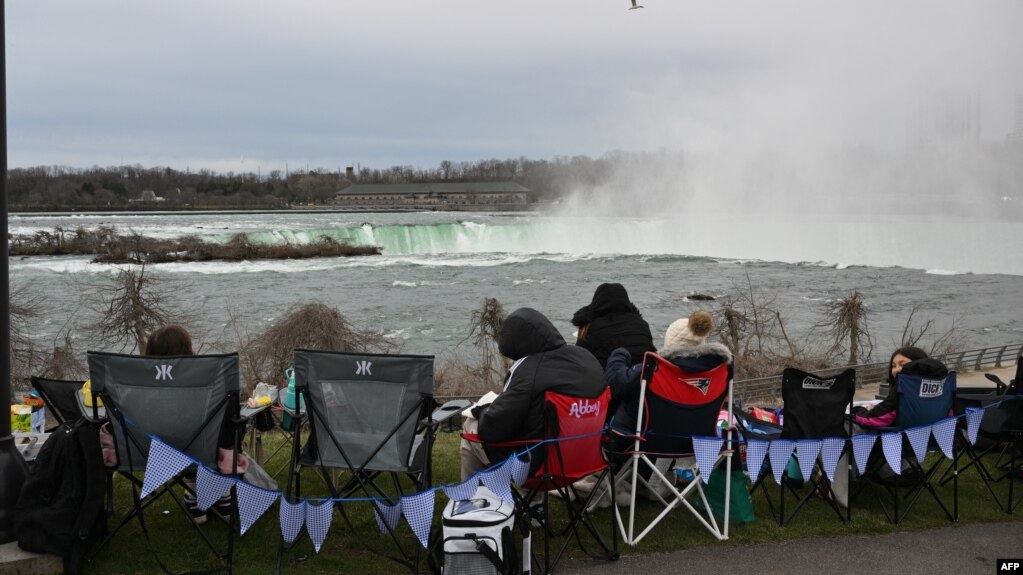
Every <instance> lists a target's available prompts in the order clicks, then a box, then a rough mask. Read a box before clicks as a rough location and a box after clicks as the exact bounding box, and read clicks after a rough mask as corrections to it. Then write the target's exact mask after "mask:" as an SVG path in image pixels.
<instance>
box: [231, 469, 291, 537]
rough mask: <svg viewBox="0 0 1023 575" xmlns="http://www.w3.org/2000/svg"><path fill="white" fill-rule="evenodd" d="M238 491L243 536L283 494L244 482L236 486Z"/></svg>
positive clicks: (239, 518) (239, 516)
mask: <svg viewBox="0 0 1023 575" xmlns="http://www.w3.org/2000/svg"><path fill="white" fill-rule="evenodd" d="M236 489H237V490H238V520H239V522H240V526H241V534H242V535H245V532H246V531H248V530H249V527H252V524H253V523H255V522H256V520H258V519H259V518H260V517H262V516H263V514H264V513H266V510H267V509H270V506H271V505H273V504H274V501H277V498H278V497H280V495H281V493H280V492H279V491H270V490H268V489H262V488H260V487H256V486H255V485H249V484H248V483H245V482H244V481H239V482H238V483H237V484H236Z"/></svg>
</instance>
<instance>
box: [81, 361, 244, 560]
mask: <svg viewBox="0 0 1023 575" xmlns="http://www.w3.org/2000/svg"><path fill="white" fill-rule="evenodd" d="M88 361H89V372H90V377H91V379H92V394H93V402H92V403H93V407H92V411H93V413H92V419H93V420H99V419H100V415H99V408H98V405H99V402H98V401H97V400H98V399H102V401H103V405H104V407H105V408H106V409H105V411H106V415H107V417H108V418H109V419H110V420H111V423H112V428H113V436H114V440H115V444H116V448H117V455H118V466H117V468H116V470H115V471H114V472H112V473H110V474H109V475H108V477H109V478H110V480H111V481H112V478H113V475H114V473H117V474H119V475H121V476H122V477H125V478H126V479H128V481H129V482H130V484H131V488H132V506H131V509H129V510H127V512H126V513H125V515H124V517H123V518H122V519H121V521H120V522H119V523H118V524H117V525H116V526H115V527H114V528H113V529H112V530H110V532H109V533H108V534H107V536H106V537H105V538H104V539H103V540H102V541H101V542H100V543H99V545H98V546H97V548H96V551H95V552H94V554H93V556H95V554H97V553H99V551H101V550H102V549H103V548H104V547H105V546H106V545H107V544H109V543H110V541H111V540H113V538H114V537H115V536H116V535H117V533H118V532H119V531H120V530H121V529H122V528H124V527H125V526H127V525H128V523H130V522H131V521H132V520H137V521H138V523H139V527H140V528H141V530H142V533H143V535H144V537H145V539H146V545H147V547H148V548H149V550H150V553H151V554H152V556H153V558H154V559H155V560H156V562H157V564H158V565H159V567H160V569H161V571H163V572H164V573H171V571H170V569H168V567H167V566H166V564H165V563H164V561H163V560H162V559H161V558H160V556H159V555H158V554H157V552H156V550H155V549H154V548H153V545H152V544H151V543H150V535H149V530H148V527H147V525H146V520H145V510H146V509H147V508H148V507H149V506H150V505H152V504H153V503H155V502H156V501H158V500H159V498H160V497H162V496H164V495H167V496H169V497H170V498H171V499H172V500H173V501H174V502H175V504H176V505H177V506H178V507H179V508H180V510H181V512H182V514H183V515H184V516H185V517H186V518H187V519H188V521H189V523H190V524H191V525H192V527H194V528H195V530H196V532H197V533H198V535H199V537H200V538H201V539H202V541H203V543H204V544H205V545H206V547H207V548H208V549H209V550H210V552H211V553H212V554H213V555H214V556H215V557H216V558H217V560H218V561H219V563H220V564H219V565H218V566H216V567H213V568H210V569H207V570H204V571H202V572H204V573H209V572H218V571H226V572H227V573H231V572H232V571H233V567H234V543H235V533H236V532H237V531H238V502H237V495H236V493H235V490H234V489H232V490H231V508H230V516H229V517H228V518H226V519H225V518H223V517H221V516H220V515H219V514H218V513H214V512H212V510H211V513H210V514H212V515H213V516H214V517H215V518H217V519H219V520H221V521H222V522H223V523H226V524H227V528H228V534H227V542H226V545H225V546H224V547H226V548H223V547H221V546H218V545H217V544H216V543H215V542H214V541H213V540H212V539H211V538H210V536H209V534H208V533H207V532H206V527H205V526H202V525H199V524H198V523H196V521H195V519H194V518H193V517H192V516H191V514H190V513H189V511H188V507H187V506H186V504H185V501H184V499H183V498H182V496H181V495H180V494H178V493H177V492H176V491H175V489H174V487H175V486H179V487H181V488H183V489H184V490H185V491H187V492H188V493H190V494H191V495H192V496H196V495H197V494H196V492H195V489H194V488H193V487H191V486H189V485H188V484H187V482H186V481H185V475H186V474H188V471H187V470H186V471H185V472H182V473H179V474H178V475H177V476H176V477H174V478H172V479H170V480H169V481H167V482H166V483H165V484H163V485H162V486H160V487H159V488H157V489H156V490H154V491H153V492H152V493H150V494H148V495H147V496H146V497H144V498H143V497H141V488H142V485H143V480H142V479H141V478H140V477H139V476H138V475H137V474H138V473H140V472H144V471H145V467H146V464H147V458H148V452H149V435H150V430H152V425H150V421H149V418H147V417H145V414H146V411H145V408H144V407H143V406H138V405H132V406H131V407H128V405H127V404H128V403H130V402H125V403H124V404H123V405H122V402H121V399H122V398H123V396H125V395H129V394H132V393H134V392H136V391H138V392H139V393H148V394H150V395H148V398H147V401H149V402H150V405H149V406H148V407H150V408H151V407H152V405H151V402H152V401H153V400H152V397H153V395H154V394H155V395H161V394H164V393H163V392H166V394H167V395H170V396H173V395H174V394H175V393H176V392H178V391H179V390H182V389H198V390H203V389H206V390H208V391H207V392H206V394H205V397H206V398H207V401H208V402H210V403H207V409H206V412H205V414H203V415H202V417H201V422H200V423H199V425H198V428H197V429H196V430H195V431H191V430H185V431H181V430H175V432H173V433H171V434H170V435H177V436H178V437H179V438H180V440H177V441H176V440H174V439H172V438H170V437H167V436H166V435H163V434H161V433H160V432H159V431H160V430H157V431H156V432H154V433H153V435H154V436H156V437H159V438H160V439H161V441H164V442H165V443H167V444H168V445H170V446H172V447H174V448H176V449H178V450H180V451H182V452H184V453H186V454H187V455H188V456H189V457H192V458H194V459H197V460H199V461H200V462H201V463H202V464H203V465H204V466H206V467H209V468H211V469H213V470H217V469H218V466H217V455H218V449H219V445H218V443H219V441H218V440H217V439H214V440H213V441H212V442H211V441H210V438H211V437H213V438H219V435H220V429H221V426H222V425H223V422H224V421H225V420H226V421H230V422H232V427H233V428H234V436H233V439H232V441H233V446H234V447H233V453H234V457H233V460H232V471H234V470H237V468H238V454H239V453H240V452H241V442H242V431H241V427H240V425H239V424H240V423H241V422H242V420H241V419H240V417H239V401H238V397H239V373H238V354H237V353H231V354H220V355H192V356H168V357H147V356H132V355H124V354H115V353H105V352H93V351H90V352H88ZM112 362H117V363H122V362H123V363H128V364H129V365H130V364H139V365H145V366H146V368H145V370H144V371H145V372H146V373H147V374H152V373H153V371H152V370H150V367H152V366H155V365H160V366H164V367H165V370H164V371H163V374H164V377H162V378H161V375H160V373H161V370H160V369H159V368H158V369H157V370H156V376H155V379H156V380H161V379H162V381H159V385H155V384H154V383H152V382H149V381H148V380H143V379H136V378H135V377H137V376H138V374H133V376H134V377H133V378H132V380H131V381H122V380H120V378H121V377H124V376H127V374H126V373H122V372H121V370H120V369H118V368H114V367H111V365H110V363H112ZM189 363H193V364H199V363H206V364H208V365H209V366H212V368H213V369H214V373H215V375H214V376H213V377H212V378H211V379H205V378H203V379H202V380H201V381H197V380H195V379H193V378H194V377H195V375H193V374H188V373H186V375H185V376H184V377H183V378H182V377H181V372H182V371H186V372H187V371H188V369H187V368H188V364H189ZM168 365H169V366H171V368H170V369H167V368H166V366H168ZM183 365H184V366H185V367H182V366H183ZM127 371H131V370H130V369H129V370H127ZM169 374H173V376H170V375H169ZM175 376H176V377H177V379H174V377H175ZM147 379H153V378H147ZM196 383H198V385H194V384H196ZM218 387H219V388H222V390H223V395H222V396H219V397H213V395H212V393H213V391H214V390H216V389H217V388H218ZM131 388H136V389H134V390H131V391H128V390H130V389H131ZM193 397H194V396H193ZM211 404H212V405H211ZM126 410H127V411H128V412H130V413H126ZM136 410H138V415H142V417H138V416H135V417H133V416H132V415H134V414H135V413H136ZM178 413H180V411H179V412H178ZM176 421H180V418H178V419H177V420H176ZM161 427H167V426H166V425H161ZM108 493H112V486H111V487H108ZM109 508H112V505H108V509H109Z"/></svg>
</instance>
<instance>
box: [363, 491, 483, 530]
mask: <svg viewBox="0 0 1023 575" xmlns="http://www.w3.org/2000/svg"><path fill="white" fill-rule="evenodd" d="M466 499H468V497H467V498H466ZM369 504H370V505H372V506H373V517H375V518H376V520H377V527H379V528H380V533H382V534H384V535H387V534H388V533H393V532H394V530H395V529H397V528H398V519H400V518H401V500H400V499H399V500H398V502H397V503H395V504H394V505H388V504H387V502H386V501H379V500H375V501H370V502H369Z"/></svg>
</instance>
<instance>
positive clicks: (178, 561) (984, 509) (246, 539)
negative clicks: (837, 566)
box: [88, 433, 1023, 574]
mask: <svg viewBox="0 0 1023 575" xmlns="http://www.w3.org/2000/svg"><path fill="white" fill-rule="evenodd" d="M282 441H284V439H283V435H282V434H280V433H273V434H269V435H267V436H266V439H265V440H264V443H265V444H266V447H267V453H268V454H269V453H272V452H273V451H274V447H275V446H276V445H279V444H280V443H281V442H282ZM287 456H288V454H287V453H286V450H281V451H279V452H278V453H277V455H275V456H274V458H273V459H271V460H270V461H268V462H267V464H266V468H267V470H268V471H269V472H271V473H274V472H276V471H278V470H282V469H283V468H284V467H285V465H286V462H287ZM434 465H435V468H434V484H435V485H439V484H442V483H455V482H457V481H458V480H459V479H460V478H459V459H458V435H457V434H455V433H441V434H440V435H439V436H438V440H437V443H436V445H435V447H434ZM285 475H286V473H285V472H283V471H282V472H281V473H280V474H279V475H278V480H279V481H281V482H282V486H281V488H282V489H283V481H284V479H285ZM768 485H769V488H773V490H775V491H776V490H777V486H776V485H775V484H774V481H773V480H769V481H768ZM999 487H1000V488H1002V489H1003V491H1004V486H999ZM1017 488H1020V486H1017ZM959 490H960V493H959V516H960V518H959V523H960V524H969V523H982V522H996V521H1017V522H1018V521H1020V520H1021V519H1023V512H1020V511H1017V513H1016V514H1014V515H1007V514H1005V513H1003V512H1001V511H999V509H998V508H997V506H996V505H995V503H994V501H993V500H992V499H991V496H990V494H989V493H988V492H987V490H986V488H985V487H984V485H983V483H982V482H981V481H980V479H979V477H978V476H977V474H976V472H975V471H973V470H969V471H967V472H965V473H964V474H963V475H961V476H960V481H959ZM302 494H303V496H305V497H325V496H327V490H326V487H325V485H324V483H323V481H322V479H321V478H320V477H319V476H318V475H316V474H315V473H314V470H308V469H307V470H306V471H305V472H304V473H303V476H302ZM1003 497H1004V494H1003ZM130 498H131V490H130V488H129V486H128V482H127V481H126V480H124V479H123V478H120V479H118V480H117V481H116V482H115V509H116V510H118V511H123V510H125V509H126V508H127V507H128V505H129V502H130ZM161 499H162V500H161V502H160V503H158V504H156V505H153V506H152V507H150V508H149V509H147V511H146V513H145V520H146V527H147V528H148V532H149V535H150V540H151V545H152V548H153V549H155V550H156V551H157V553H158V554H159V556H160V558H161V559H162V560H163V561H164V562H165V563H166V564H167V566H168V568H170V569H171V570H175V571H183V570H189V569H193V570H194V569H199V568H203V567H212V566H214V565H215V564H216V562H215V560H213V559H212V556H211V555H210V553H209V551H208V549H207V548H206V546H205V545H204V544H203V542H202V540H201V539H200V538H199V537H198V535H197V534H196V533H195V531H194V530H193V529H191V527H189V524H188V520H187V519H186V518H185V517H184V516H183V514H182V511H181V510H180V509H179V508H178V507H177V506H176V505H175V504H174V502H173V501H172V500H171V499H170V498H168V497H163V498H161ZM163 500H165V501H163ZM446 502H447V498H446V497H445V496H444V494H443V493H442V492H438V495H437V501H436V505H435V516H439V515H440V512H441V509H442V508H443V505H444V504H445V503H446ZM753 503H754V508H755V512H756V516H757V519H756V521H754V522H752V523H748V524H741V525H737V524H734V523H733V524H732V526H731V532H730V539H729V540H728V541H724V542H719V541H717V540H715V539H714V538H713V537H712V536H711V535H710V534H709V533H707V532H706V531H705V530H704V529H703V527H702V526H701V525H699V524H698V523H697V521H696V519H695V518H693V517H692V516H691V515H690V514H689V513H688V512H687V511H685V510H684V509H676V510H675V512H673V513H671V514H669V516H668V517H667V518H666V519H665V520H664V521H662V522H661V524H660V525H659V526H657V527H656V528H655V529H654V530H653V531H652V532H651V533H650V534H649V535H648V536H647V537H646V538H645V539H643V541H641V542H640V544H639V545H638V546H636V547H626V546H620V552H621V553H622V555H633V554H641V553H657V552H664V551H672V550H677V549H686V548H692V547H699V546H705V545H716V546H721V545H744V544H750V543H765V542H774V541H784V540H788V539H796V538H802V537H830V536H836V535H851V534H863V535H875V534H883V533H892V532H896V531H900V530H902V531H907V530H923V529H934V528H939V527H945V526H947V525H949V522H948V520H947V519H946V518H945V516H944V514H943V513H942V511H941V509H940V508H939V507H938V506H937V504H936V503H934V501H933V499H931V498H930V497H929V496H928V495H927V494H924V495H923V496H922V497H921V499H920V501H919V502H918V503H917V505H916V507H915V508H914V509H913V512H912V513H911V514H910V516H909V517H908V518H907V519H906V520H905V521H904V522H903V524H902V525H901V526H899V527H895V526H892V525H891V524H890V523H888V521H887V520H886V519H885V517H884V515H883V514H882V512H881V509H880V507H879V505H878V503H877V502H876V501H875V499H874V497H872V496H871V494H870V493H869V492H866V493H864V494H863V496H861V497H860V498H859V499H857V500H856V501H855V502H854V507H853V520H852V521H851V522H849V523H842V522H841V521H839V520H838V519H837V517H836V516H835V514H834V512H833V511H832V510H831V508H830V507H828V506H827V505H826V504H824V503H823V502H822V501H819V500H815V501H811V502H809V503H808V504H807V506H806V507H805V508H804V509H803V510H802V511H801V512H800V514H799V515H798V516H797V517H796V518H795V519H794V520H793V522H792V524H790V525H789V526H788V527H784V528H781V527H778V524H777V522H776V521H774V520H773V518H772V517H771V516H770V513H769V511H768V507H767V504H766V502H765V500H764V498H763V496H762V494H760V493H759V492H758V493H757V494H755V495H754V497H753ZM345 508H346V509H347V510H349V512H350V516H351V519H352V523H353V526H354V528H352V527H349V526H348V525H346V524H345V522H344V521H343V520H342V519H341V517H340V516H339V514H338V513H337V512H335V514H334V521H333V523H332V524H331V529H330V532H329V534H328V535H327V539H326V541H325V542H324V544H323V547H322V548H321V550H320V553H319V554H317V553H316V552H315V551H314V549H313V545H312V543H311V542H310V540H309V538H308V537H303V538H302V539H300V540H299V543H298V544H297V545H296V546H295V547H294V548H293V549H292V550H291V551H289V552H288V553H286V554H285V556H284V559H283V571H285V572H296V573H297V572H301V573H366V574H384V573H400V572H402V571H403V569H402V568H401V567H400V566H399V565H397V564H396V563H394V562H392V561H390V560H388V559H385V558H382V557H381V556H380V555H378V554H375V553H373V552H371V551H368V550H367V549H366V546H365V545H364V544H363V543H360V540H359V539H357V538H356V536H357V535H361V536H362V539H361V541H362V542H365V543H366V544H368V545H369V546H370V547H372V548H374V549H376V550H378V551H383V552H386V553H391V552H393V548H394V546H393V543H392V542H391V540H390V539H389V538H388V537H387V536H384V535H381V534H380V532H379V530H378V528H377V526H376V523H375V521H374V519H373V514H372V512H371V510H370V506H369V504H368V503H365V502H355V503H350V504H346V506H345ZM277 509H278V508H277V505H276V504H275V505H274V506H272V507H271V508H270V509H269V510H268V511H267V512H266V513H265V514H264V515H263V516H262V517H261V518H260V519H259V521H257V522H256V523H255V525H253V526H252V528H250V529H249V531H248V532H247V533H246V534H245V535H244V536H241V537H236V539H235V569H236V572H238V573H255V572H261V573H267V572H272V571H273V568H274V565H275V563H276V555H277V547H278V540H279V538H280V526H279V522H278V512H277ZM655 513H656V505H655V504H654V503H651V502H647V501H641V502H640V503H639V507H638V509H637V515H638V516H641V517H644V518H647V519H649V518H651V517H653V516H654V515H655ZM595 520H596V522H597V524H598V526H600V527H603V528H605V529H607V528H609V526H610V521H611V510H610V509H600V510H597V513H596V515H595ZM111 524H113V523H111ZM434 526H435V527H437V526H439V517H437V518H435V523H434ZM398 531H399V534H400V537H401V539H402V541H403V543H405V544H407V545H409V546H411V545H413V543H414V540H415V539H414V536H413V535H412V532H411V531H410V530H409V528H408V525H407V524H406V523H405V522H404V520H403V521H402V522H401V524H400V527H399V529H398ZM206 532H207V533H208V534H209V535H210V536H211V538H213V539H214V540H216V541H224V540H226V533H227V527H226V526H225V525H223V524H221V523H220V522H219V521H215V520H214V519H212V518H211V519H210V521H209V523H208V524H207V525H206ZM608 535H609V533H608ZM534 545H536V542H534ZM148 547H149V544H148V543H147V540H146V538H145V537H144V536H143V534H142V531H141V529H140V528H139V526H138V522H137V521H136V522H132V523H130V524H129V525H128V526H127V527H126V528H125V529H124V530H122V531H121V533H119V534H118V536H117V537H116V538H115V539H114V540H113V541H112V542H111V543H110V544H109V545H108V546H107V547H106V548H104V549H103V550H102V551H101V552H100V553H99V555H98V556H97V557H96V558H95V559H94V560H93V561H92V563H91V565H90V566H89V568H88V570H89V572H90V573H104V574H107V573H109V574H119V573H153V572H157V571H158V570H159V567H158V566H157V564H156V562H155V561H154V559H153V557H152V555H151V553H150V550H149V548H148ZM410 548H411V547H410ZM569 549H570V551H569V554H570V556H575V557H580V556H582V553H581V552H579V550H578V549H577V548H573V547H572V546H570V547H569ZM421 566H422V567H421V568H422V569H423V570H424V571H425V570H426V563H425V555H424V560H423V561H421Z"/></svg>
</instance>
